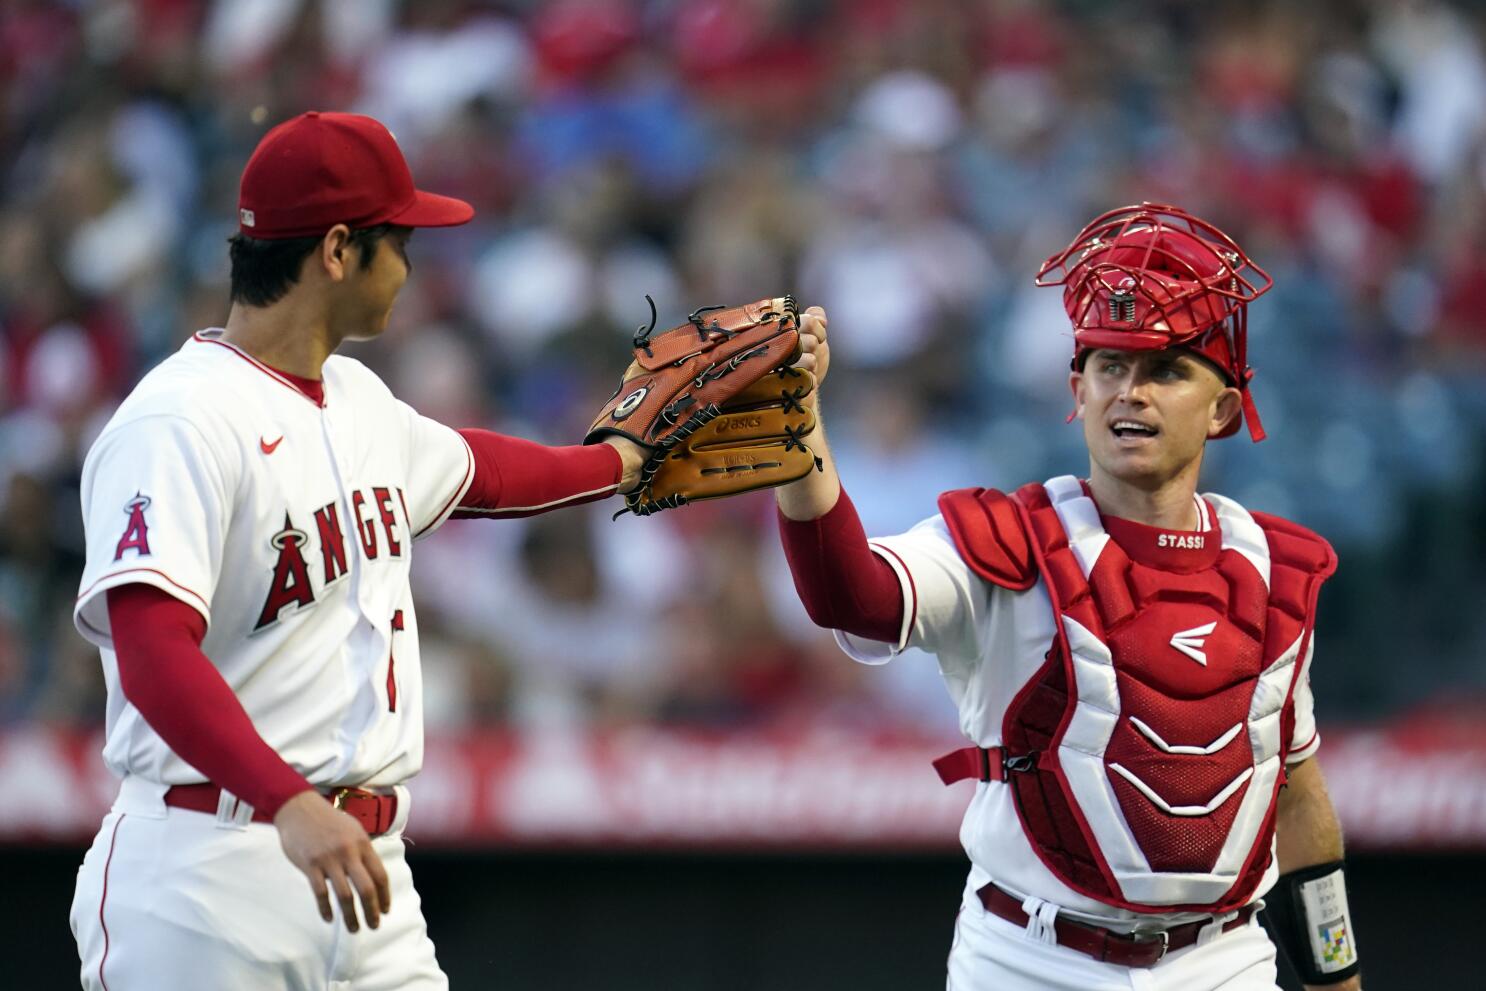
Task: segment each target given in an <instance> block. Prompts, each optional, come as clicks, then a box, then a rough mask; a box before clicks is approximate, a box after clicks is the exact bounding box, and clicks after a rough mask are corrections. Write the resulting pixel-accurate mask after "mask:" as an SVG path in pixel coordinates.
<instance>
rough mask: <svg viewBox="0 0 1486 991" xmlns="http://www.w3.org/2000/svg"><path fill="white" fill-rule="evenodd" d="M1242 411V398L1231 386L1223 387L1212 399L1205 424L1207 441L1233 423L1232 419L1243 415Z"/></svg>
mask: <svg viewBox="0 0 1486 991" xmlns="http://www.w3.org/2000/svg"><path fill="white" fill-rule="evenodd" d="M1242 411H1243V396H1241V395H1240V394H1239V391H1238V390H1237V389H1235V388H1234V387H1233V386H1231V385H1229V386H1224V387H1223V389H1222V391H1221V392H1219V393H1218V394H1217V395H1216V396H1214V397H1213V405H1212V413H1211V416H1210V417H1209V419H1208V423H1207V436H1208V439H1209V440H1212V439H1214V438H1216V437H1217V436H1218V435H1220V434H1221V433H1222V432H1223V430H1224V429H1225V428H1226V427H1227V426H1228V424H1230V423H1232V422H1233V419H1234V417H1237V416H1241V415H1243V414H1242Z"/></svg>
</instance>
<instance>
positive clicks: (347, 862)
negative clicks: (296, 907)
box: [273, 791, 392, 932]
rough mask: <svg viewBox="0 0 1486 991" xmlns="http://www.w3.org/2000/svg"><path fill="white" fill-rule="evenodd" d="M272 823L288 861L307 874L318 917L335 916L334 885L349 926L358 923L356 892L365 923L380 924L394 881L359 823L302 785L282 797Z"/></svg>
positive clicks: (353, 928)
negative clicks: (300, 789)
mask: <svg viewBox="0 0 1486 991" xmlns="http://www.w3.org/2000/svg"><path fill="white" fill-rule="evenodd" d="M273 824H274V825H275V826H277V827H278V830H279V843H280V844H282V845H283V847H284V854H285V855H286V856H287V857H288V858H289V862H290V863H292V864H293V865H294V866H295V867H298V868H299V869H300V871H302V872H303V873H304V876H305V877H307V878H309V880H310V890H311V891H312V892H314V894H315V901H316V902H318V903H319V905H320V917H321V918H323V919H324V920H325V921H326V922H332V921H334V919H335V916H334V915H333V914H332V913H331V911H330V892H331V890H333V891H334V892H335V897H336V899H337V900H338V901H339V902H340V903H341V918H342V919H343V920H344V921H345V923H346V928H347V929H348V930H350V931H351V932H356V931H357V930H358V929H360V928H361V927H360V924H359V923H358V921H357V918H356V896H357V895H360V896H361V911H362V914H363V915H365V917H366V924H367V925H368V926H371V927H372V928H373V929H375V928H377V926H379V925H380V924H381V922H382V913H383V912H386V911H387V910H388V909H390V908H391V907H392V886H391V885H390V884H389V883H388V881H387V871H386V870H385V869H384V868H383V867H382V858H381V857H378V856H377V851H376V850H374V849H373V848H372V845H371V839H370V838H368V837H367V835H366V830H365V829H363V828H362V826H361V823H359V822H357V821H356V820H355V819H353V818H352V817H351V816H349V815H347V814H346V813H344V812H342V811H341V810H340V809H337V808H333V807H332V806H331V804H330V803H329V802H327V801H326V800H325V796H323V795H321V794H320V793H319V792H314V791H304V792H300V793H299V794H298V795H295V796H294V797H293V798H291V799H289V801H287V802H285V803H284V805H283V807H282V808H280V809H279V811H278V813H277V814H276V815H275V816H274V817H273Z"/></svg>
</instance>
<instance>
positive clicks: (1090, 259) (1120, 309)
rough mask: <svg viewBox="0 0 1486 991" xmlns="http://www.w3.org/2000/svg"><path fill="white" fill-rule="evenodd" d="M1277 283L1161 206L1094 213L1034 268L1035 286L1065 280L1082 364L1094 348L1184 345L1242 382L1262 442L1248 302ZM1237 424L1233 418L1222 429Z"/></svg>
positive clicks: (1181, 214)
mask: <svg viewBox="0 0 1486 991" xmlns="http://www.w3.org/2000/svg"><path fill="white" fill-rule="evenodd" d="M1273 284H1274V281H1273V280H1272V279H1271V278H1270V277H1269V275H1268V274H1266V273H1265V271H1264V270H1263V269H1261V268H1260V267H1259V266H1258V265H1255V264H1254V262H1253V261H1252V260H1250V258H1249V257H1248V255H1246V254H1244V251H1243V249H1242V248H1240V247H1239V246H1238V245H1237V244H1236V243H1234V241H1233V239H1232V238H1231V237H1229V236H1228V235H1227V234H1224V233H1223V232H1222V231H1220V230H1218V229H1217V228H1216V227H1214V226H1213V225H1212V224H1209V223H1207V222H1206V221H1203V220H1199V219H1198V218H1196V217H1194V216H1192V215H1191V214H1190V213H1187V212H1186V211H1185V210H1182V209H1180V208H1178V207H1174V206H1163V205H1161V204H1157V203H1141V204H1140V205H1138V206H1127V207H1121V208H1119V209H1118V210H1111V211H1109V212H1108V213H1106V214H1104V215H1102V216H1100V217H1096V218H1095V219H1094V220H1093V221H1092V222H1091V223H1090V224H1089V225H1088V226H1087V227H1085V228H1084V229H1083V230H1081V231H1079V233H1078V236H1077V237H1075V238H1074V239H1073V243H1072V244H1070V245H1069V246H1068V247H1066V248H1064V249H1063V250H1062V251H1060V252H1059V253H1058V254H1056V255H1053V256H1052V257H1051V258H1049V259H1048V260H1047V261H1045V262H1043V263H1042V267H1041V268H1040V269H1038V270H1037V285H1039V286H1062V287H1063V308H1064V309H1065V310H1067V312H1068V317H1069V319H1071V320H1072V321H1073V339H1074V352H1073V367H1074V368H1075V369H1077V368H1079V367H1080V366H1081V365H1082V363H1083V360H1084V358H1085V357H1086V356H1087V355H1088V353H1089V352H1090V351H1092V350H1094V349H1096V348H1113V349H1116V350H1120V351H1159V350H1163V349H1165V348H1170V347H1184V348H1187V349H1189V350H1191V351H1193V352H1194V353H1196V354H1197V355H1199V356H1201V357H1203V358H1205V359H1207V360H1208V361H1209V362H1211V363H1212V364H1213V365H1214V366H1216V367H1217V368H1218V369H1219V370H1220V371H1221V372H1222V373H1223V375H1224V376H1225V377H1226V378H1227V380H1228V383H1229V384H1230V385H1233V386H1236V387H1237V388H1238V390H1239V392H1240V393H1241V394H1242V397H1243V416H1242V419H1243V420H1245V421H1247V423H1248V426H1249V436H1251V437H1252V438H1253V439H1254V440H1255V441H1260V440H1263V439H1264V427H1263V425H1262V424H1261V423H1260V422H1259V411H1258V410H1257V409H1256V408H1255V407H1254V400H1253V397H1252V396H1251V395H1250V394H1249V381H1250V380H1251V379H1252V378H1253V377H1254V370H1253V369H1252V368H1250V367H1249V365H1248V304H1249V303H1251V302H1253V301H1254V300H1256V299H1258V298H1259V297H1260V296H1262V295H1263V294H1264V293H1265V292H1267V291H1268V290H1269V287H1270V286H1271V285H1273ZM1238 426H1239V421H1238V420H1237V419H1235V420H1234V421H1233V423H1232V424H1231V425H1230V426H1229V427H1228V428H1226V429H1225V430H1224V431H1223V433H1222V434H1220V435H1219V436H1221V437H1228V436H1231V435H1232V434H1234V433H1236V432H1237V431H1238Z"/></svg>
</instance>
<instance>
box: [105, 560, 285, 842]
mask: <svg viewBox="0 0 1486 991" xmlns="http://www.w3.org/2000/svg"><path fill="white" fill-rule="evenodd" d="M107 594H108V621H109V625H110V627H111V628H112V630H113V642H114V653H115V654H116V655H117V656H118V664H119V686H120V687H121V688H122V689H123V691H124V697H125V698H126V699H128V700H129V702H130V704H131V705H133V706H134V707H135V708H136V709H138V710H139V714H140V715H141V716H143V717H144V719H145V722H147V723H149V724H150V728H151V729H153V730H154V731H155V732H156V733H158V734H159V735H160V739H162V740H164V741H165V743H166V745H167V746H169V747H170V749H171V750H173V751H175V753H176V755H177V756H179V757H180V758H181V760H183V761H185V762H186V763H187V764H190V765H191V766H192V767H194V768H196V770H198V771H200V772H201V773H202V774H204V775H206V776H207V778H208V779H210V780H211V782H212V783H213V784H215V785H216V786H217V787H219V788H223V789H225V790H227V791H230V792H232V794H234V795H236V796H237V797H238V798H240V799H242V800H243V801H244V802H247V803H248V804H250V805H252V806H253V808H255V809H257V810H259V811H261V812H266V813H267V814H268V815H273V814H274V813H276V812H278V810H279V808H280V807H281V806H282V805H283V804H284V803H285V802H286V801H288V800H289V799H290V798H292V797H293V796H295V795H297V794H299V793H300V792H302V791H307V790H310V789H311V788H313V785H311V784H310V783H309V782H308V781H307V780H305V778H304V775H302V774H300V773H299V772H298V771H296V770H294V768H292V767H290V766H289V765H288V764H287V763H285V761H284V759H283V758H282V757H280V756H279V755H278V754H277V753H276V752H275V751H274V749H273V748H272V747H270V746H269V745H268V744H267V743H265V742H264V740H263V738H262V737H261V736H259V735H258V731H257V730H256V729H254V728H253V722H252V720H251V719H249V718H248V714H247V712H246V711H245V710H244V709H243V707H242V703H241V702H239V701H238V698H237V696H236V695H235V694H234V693H233V691H232V689H231V687H229V686H228V684H227V682H226V681H225V680H224V679H223V677H222V673H221V672H220V671H218V670H217V668H216V666H215V665H213V664H212V662H211V661H210V660H209V659H208V658H207V656H206V655H205V654H203V653H202V652H201V641H202V638H203V637H205V636H206V620H205V619H203V618H202V616H201V613H199V612H197V611H196V610H195V609H193V608H192V607H191V606H188V605H186V604H185V603H184V602H182V601H180V600H179V599H176V598H174V597H172V596H171V595H169V594H167V593H166V592H163V591H161V590H160V589H158V588H155V587H153V586H150V585H142V584H139V583H133V584H129V585H120V586H118V587H117V588H111V589H109V590H108V593H107Z"/></svg>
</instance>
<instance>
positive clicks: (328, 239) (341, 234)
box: [320, 224, 356, 282]
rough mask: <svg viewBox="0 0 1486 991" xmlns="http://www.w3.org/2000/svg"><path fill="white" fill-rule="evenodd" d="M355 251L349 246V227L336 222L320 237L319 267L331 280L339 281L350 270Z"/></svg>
mask: <svg viewBox="0 0 1486 991" xmlns="http://www.w3.org/2000/svg"><path fill="white" fill-rule="evenodd" d="M354 254H356V252H355V251H354V250H353V249H352V248H351V228H349V227H347V226H346V225H345V224H336V225H335V226H334V227H332V228H330V230H328V231H326V232H325V236H324V237H323V238H321V239H320V267H321V269H322V270H323V271H324V272H325V275H326V277H327V278H329V279H330V281H331V282H340V281H342V280H343V279H345V277H346V273H347V272H349V271H350V270H351V266H352V264H353V263H354V262H355V259H354V258H353V257H352V256H353V255H354Z"/></svg>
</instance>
